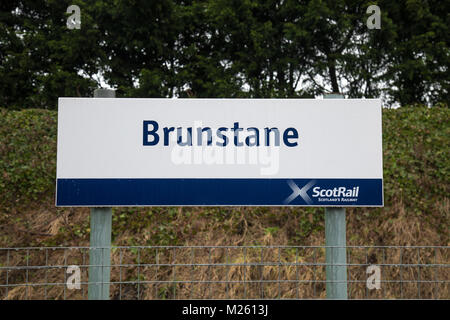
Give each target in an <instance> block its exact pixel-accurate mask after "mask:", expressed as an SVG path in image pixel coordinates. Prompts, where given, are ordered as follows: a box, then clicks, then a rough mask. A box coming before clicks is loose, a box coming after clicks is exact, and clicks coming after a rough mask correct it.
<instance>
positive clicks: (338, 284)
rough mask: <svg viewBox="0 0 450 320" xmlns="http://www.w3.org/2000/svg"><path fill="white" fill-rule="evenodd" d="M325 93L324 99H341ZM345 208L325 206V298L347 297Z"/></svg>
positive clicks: (339, 95) (338, 96)
mask: <svg viewBox="0 0 450 320" xmlns="http://www.w3.org/2000/svg"><path fill="white" fill-rule="evenodd" d="M343 98H344V96H343V95H341V94H327V95H324V99H343ZM346 242H347V241H346V223H345V208H325V245H326V253H325V255H326V263H327V266H326V280H327V299H344V300H345V299H347V250H346Z"/></svg>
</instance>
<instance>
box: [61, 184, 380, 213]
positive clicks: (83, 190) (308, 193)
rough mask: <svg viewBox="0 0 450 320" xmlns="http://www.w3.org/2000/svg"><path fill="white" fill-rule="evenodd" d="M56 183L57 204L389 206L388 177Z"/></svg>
mask: <svg viewBox="0 0 450 320" xmlns="http://www.w3.org/2000/svg"><path fill="white" fill-rule="evenodd" d="M56 184H57V194H56V205H57V206H80V207H83V206H86V207H112V206H114V207H120V206H311V207H372V206H373V207H381V206H383V179H314V178H312V179H295V178H293V179H280V178H274V179H227V178H223V179H209V178H205V179H197V178H196V179H191V178H189V179H154V178H152V179H103V178H102V179H57V183H56ZM320 191H321V192H320ZM319 193H320V195H319Z"/></svg>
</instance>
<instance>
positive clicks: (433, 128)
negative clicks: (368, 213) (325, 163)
mask: <svg viewBox="0 0 450 320" xmlns="http://www.w3.org/2000/svg"><path fill="white" fill-rule="evenodd" d="M0 119H1V121H0V173H1V174H0V204H1V205H2V207H3V208H11V207H14V206H16V205H17V203H19V202H20V203H21V204H24V205H27V204H29V203H31V202H36V201H41V200H42V199H45V200H48V199H49V198H53V197H54V193H55V176H56V129H57V113H56V112H55V111H48V110H42V109H28V110H22V111H7V110H5V109H0ZM448 124H449V109H448V108H447V107H445V106H436V107H434V108H426V107H421V106H414V107H402V108H399V109H385V110H383V149H384V160H383V161H384V189H385V204H386V205H387V206H389V205H390V202H392V201H394V200H399V199H401V200H402V201H403V202H404V204H405V205H406V206H407V207H410V208H411V207H414V208H415V209H416V210H418V211H419V212H420V211H426V210H428V209H430V208H431V207H432V206H433V204H434V203H436V202H437V201H442V200H443V199H445V198H446V197H448V194H450V192H449V191H450V190H449V180H448V177H449V167H450V155H449V150H450V148H449V142H450V126H449V125H448Z"/></svg>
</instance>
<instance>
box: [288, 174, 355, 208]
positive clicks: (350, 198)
mask: <svg viewBox="0 0 450 320" xmlns="http://www.w3.org/2000/svg"><path fill="white" fill-rule="evenodd" d="M316 183H317V181H316V180H311V181H310V182H308V183H307V184H306V185H304V186H303V187H302V188H300V187H299V186H297V184H296V183H295V182H294V181H293V180H288V181H287V184H288V185H289V187H290V188H291V189H292V193H291V195H290V196H289V197H287V198H286V199H285V200H284V204H289V203H291V202H292V201H294V200H295V199H296V198H297V197H299V196H300V197H301V198H302V199H303V200H304V201H305V202H306V203H307V204H309V205H311V204H313V203H317V202H356V201H358V196H359V186H355V187H352V188H348V187H341V186H340V187H334V188H322V187H320V186H316V187H314V185H315V184H316ZM313 187H314V188H313ZM310 189H312V194H311V197H310V196H309V195H308V191H309V190H310ZM311 198H312V199H311Z"/></svg>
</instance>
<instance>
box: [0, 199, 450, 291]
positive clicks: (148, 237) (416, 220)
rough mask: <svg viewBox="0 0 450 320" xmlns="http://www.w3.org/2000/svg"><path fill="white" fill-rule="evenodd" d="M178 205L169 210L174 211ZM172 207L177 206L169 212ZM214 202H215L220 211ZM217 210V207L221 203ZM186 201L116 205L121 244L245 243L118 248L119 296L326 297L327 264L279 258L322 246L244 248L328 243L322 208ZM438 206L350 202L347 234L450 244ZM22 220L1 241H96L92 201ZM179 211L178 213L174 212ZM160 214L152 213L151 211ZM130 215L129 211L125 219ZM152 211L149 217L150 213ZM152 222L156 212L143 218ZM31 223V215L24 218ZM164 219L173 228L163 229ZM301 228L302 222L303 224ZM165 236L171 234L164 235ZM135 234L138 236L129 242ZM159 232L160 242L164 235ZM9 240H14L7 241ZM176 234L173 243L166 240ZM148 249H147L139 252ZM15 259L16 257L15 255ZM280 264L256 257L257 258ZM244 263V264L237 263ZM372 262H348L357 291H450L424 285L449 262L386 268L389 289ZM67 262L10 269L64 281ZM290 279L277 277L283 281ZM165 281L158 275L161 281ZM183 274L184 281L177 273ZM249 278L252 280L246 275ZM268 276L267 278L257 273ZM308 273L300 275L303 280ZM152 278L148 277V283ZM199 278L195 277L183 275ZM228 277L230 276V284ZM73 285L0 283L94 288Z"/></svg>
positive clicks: (49, 208) (378, 241) (393, 258)
mask: <svg viewBox="0 0 450 320" xmlns="http://www.w3.org/2000/svg"><path fill="white" fill-rule="evenodd" d="M167 210H169V211H167ZM170 210H171V211H170ZM211 210H212V211H211ZM214 210H216V211H214ZM218 210H219V209H210V208H178V209H161V210H160V211H159V212H158V213H157V214H155V213H153V214H150V212H149V209H139V210H136V211H135V212H132V213H130V212H125V213H123V212H121V211H120V210H117V211H115V213H114V215H115V216H118V217H119V218H118V219H119V220H115V222H114V223H113V229H115V231H114V232H115V239H114V245H116V246H126V245H130V244H131V245H152V241H155V242H157V243H153V245H160V244H161V242H162V243H163V244H165V245H169V244H172V243H170V239H171V238H170V237H169V236H174V237H175V239H176V243H177V244H179V245H183V246H201V245H210V246H237V247H236V248H196V249H192V248H184V249H183V248H178V249H173V248H170V249H164V248H159V249H154V248H153V249H140V250H137V249H121V250H120V249H117V250H114V251H113V252H112V264H113V265H118V264H121V263H122V264H132V265H134V266H129V267H122V268H119V267H113V268H112V270H111V280H112V281H113V282H117V281H119V280H122V281H136V280H138V279H140V281H141V282H140V284H139V285H138V284H136V283H132V284H131V283H123V284H122V285H119V284H113V285H112V286H111V297H112V298H113V299H118V298H121V299H136V298H138V297H139V298H140V299H173V298H176V299H181V298H194V299H197V298H198V299H205V298H225V299H226V298H285V299H289V298H325V287H326V286H325V283H324V280H325V267H324V266H317V267H312V266H294V265H287V266H278V265H276V264H277V263H278V262H282V263H286V264H289V263H295V262H300V263H317V262H318V263H324V262H325V250H324V249H322V248H318V249H313V248H306V249H303V248H300V249H292V248H287V249H285V248H282V249H279V248H264V249H261V248H244V247H240V246H248V245H260V246H277V245H304V246H319V245H323V243H324V232H323V227H322V225H323V221H322V220H320V219H317V217H318V216H320V215H323V213H322V211H321V210H320V209H318V210H316V211H315V212H313V211H311V210H309V211H307V210H306V211H305V210H304V209H290V208H270V209H264V210H260V211H258V209H251V208H224V209H220V210H222V211H223V212H222V213H221V211H218ZM435 213H437V214H433V215H428V216H423V215H417V214H416V213H413V212H411V211H410V210H408V209H407V208H406V206H405V205H404V204H403V203H402V201H401V200H397V201H395V202H394V203H393V204H392V205H391V206H390V207H386V208H384V209H383V210H381V211H378V212H377V211H375V210H373V209H363V208H359V209H348V214H347V239H348V241H347V242H348V244H349V245H355V246H356V245H368V246H371V245H379V246H399V245H401V246H413V245H421V246H426V245H448V240H449V238H448V233H445V232H444V233H442V232H439V231H438V226H441V227H442V226H444V229H445V226H448V222H449V221H448V214H449V201H448V199H446V200H445V201H443V202H442V203H438V204H436V208H435ZM10 215H14V218H15V219H10V220H9V221H11V222H10V224H9V225H3V236H2V243H1V244H0V246H1V247H9V248H11V247H23V246H49V245H54V244H58V245H61V246H88V244H89V242H88V234H89V229H88V226H89V225H88V216H89V211H88V209H86V208H77V209H75V208H71V209H55V208H54V207H53V205H52V203H51V202H50V200H49V202H47V203H46V205H44V206H40V207H39V209H33V208H22V209H16V211H15V212H11V213H10ZM169 215H170V218H167V217H168V216H169ZM149 216H151V218H148V217H149ZM120 219H123V220H120ZM146 219H148V220H146ZM302 219H303V221H305V220H306V221H307V222H308V223H309V224H307V226H308V228H309V229H308V230H310V231H309V232H306V231H305V230H303V231H305V233H300V234H301V235H302V236H299V235H298V233H296V231H299V230H298V229H301V228H300V227H297V226H300V225H301V224H300V222H301V221H302ZM143 221H147V222H146V223H144V222H143ZM24 222H26V223H24ZM161 226H164V228H159V227H161ZM300 231H302V230H300ZM164 236H167V237H169V238H167V239H165V238H164ZM130 239H133V241H134V242H133V243H130ZM155 239H157V241H156V240H155ZM5 240H6V241H8V242H5ZM166 240H167V241H168V243H164V241H166ZM138 251H139V252H138ZM45 255H46V251H45V250H31V251H30V252H28V257H27V253H26V252H25V251H17V252H15V251H10V253H9V256H8V257H7V256H6V251H3V252H1V254H0V263H1V264H2V265H3V266H4V265H8V266H24V265H26V264H27V263H28V265H40V266H43V265H50V266H57V265H70V264H76V265H86V264H88V261H89V259H88V258H89V254H88V252H87V251H83V250H80V249H78V250H75V249H74V250H63V249H56V250H50V251H48V252H47V255H48V256H47V257H46V256H45ZM348 256H349V261H348V262H349V263H353V264H366V263H370V264H377V263H378V264H380V263H388V264H399V263H403V264H405V263H409V264H411V263H423V264H430V263H435V260H436V262H437V263H441V264H443V263H445V264H448V263H449V256H448V250H443V249H437V251H434V249H422V250H421V251H419V252H417V250H412V249H402V250H400V249H397V248H388V249H384V250H382V249H377V248H370V249H364V248H352V249H349V250H348ZM7 260H8V261H7ZM138 260H139V263H140V264H141V265H145V264H164V263H167V264H170V263H176V264H190V263H195V264H235V265H232V266H221V265H219V266H218V265H215V266H207V265H206V266H178V267H173V266H141V267H137V266H135V264H137V263H138ZM261 261H262V262H265V263H273V265H265V266H251V265H250V266H249V265H243V264H245V263H246V264H249V263H250V264H251V263H258V262H261ZM236 264H237V265H236ZM365 270H366V269H365V266H351V267H349V274H350V280H352V281H356V280H358V281H361V282H350V283H349V295H350V297H351V298H365V297H370V298H418V297H419V296H420V297H421V298H446V299H448V298H450V292H449V287H448V283H441V284H439V285H438V286H437V285H436V284H432V283H422V284H420V285H418V284H417V280H418V279H419V278H420V279H421V280H435V279H440V280H448V279H449V270H448V268H432V267H422V268H418V267H403V268H400V267H399V266H387V267H383V268H382V281H386V280H388V281H399V280H406V282H404V283H400V282H385V283H383V284H382V289H381V290H371V291H368V290H367V289H366V285H365V282H364V281H365V280H366V279H367V275H366V273H365ZM64 271H65V269H64V268H61V269H58V268H55V269H50V270H47V271H46V270H44V269H41V270H29V271H28V273H27V272H26V271H24V270H14V271H9V273H8V283H9V284H13V283H16V284H22V283H25V282H26V279H27V277H28V282H29V283H35V284H36V283H61V284H63V283H65V280H66V278H65V277H66V275H65V273H64ZM280 279H281V280H288V281H287V282H278V280H280ZM156 280H158V281H166V282H164V283H154V282H152V281H156ZM173 280H175V281H178V282H177V283H175V282H171V281H173ZM244 280H245V282H244ZM260 280H263V281H264V282H258V281H260ZM299 280H300V281H299ZM82 281H87V269H86V268H82ZM146 281H147V282H146ZM183 281H194V283H189V282H183ZM227 281H229V282H228V283H226V282H227ZM408 281H409V282H408ZM0 283H3V284H4V283H6V271H5V270H3V271H1V272H0ZM82 287H83V289H82V290H68V289H65V288H64V286H63V285H61V286H44V285H41V286H33V287H30V286H28V287H25V286H16V287H10V288H9V290H8V293H6V289H5V288H2V289H0V293H1V296H2V297H3V298H6V299H25V298H30V299H40V298H44V297H47V298H50V299H63V298H69V299H80V298H83V297H86V294H87V287H86V286H85V285H83V286H82Z"/></svg>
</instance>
